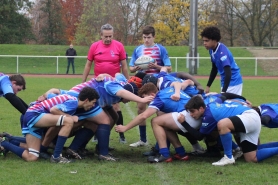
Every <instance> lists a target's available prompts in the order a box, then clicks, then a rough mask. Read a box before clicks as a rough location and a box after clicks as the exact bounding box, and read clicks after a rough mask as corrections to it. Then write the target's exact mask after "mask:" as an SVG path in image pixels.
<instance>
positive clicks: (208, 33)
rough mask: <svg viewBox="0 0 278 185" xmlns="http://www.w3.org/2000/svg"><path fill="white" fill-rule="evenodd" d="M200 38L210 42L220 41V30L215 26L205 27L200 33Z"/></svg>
mask: <svg viewBox="0 0 278 185" xmlns="http://www.w3.org/2000/svg"><path fill="white" fill-rule="evenodd" d="M201 37H202V38H203V37H206V38H208V39H211V40H216V41H217V42H219V41H220V39H221V34H220V30H219V29H218V28H217V27H215V26H209V27H206V28H205V29H204V30H203V31H202V32H201Z"/></svg>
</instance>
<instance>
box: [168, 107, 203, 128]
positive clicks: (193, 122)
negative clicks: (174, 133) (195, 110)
mask: <svg viewBox="0 0 278 185" xmlns="http://www.w3.org/2000/svg"><path fill="white" fill-rule="evenodd" d="M180 114H183V115H184V116H185V120H186V122H187V123H188V124H189V125H190V126H191V127H192V128H195V129H199V128H200V126H201V123H202V120H201V119H198V120H196V119H194V118H192V117H191V116H190V114H189V112H187V111H186V110H184V111H182V112H173V113H172V117H173V119H174V121H175V123H176V125H177V126H178V127H179V128H180V129H181V131H183V132H187V130H186V129H185V128H184V127H183V126H182V125H181V124H180V122H179V121H178V117H179V115H180Z"/></svg>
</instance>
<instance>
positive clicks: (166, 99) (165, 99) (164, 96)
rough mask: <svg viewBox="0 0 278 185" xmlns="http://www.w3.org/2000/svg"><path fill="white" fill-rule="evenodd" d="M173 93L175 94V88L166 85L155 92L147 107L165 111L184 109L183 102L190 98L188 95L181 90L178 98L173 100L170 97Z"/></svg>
mask: <svg viewBox="0 0 278 185" xmlns="http://www.w3.org/2000/svg"><path fill="white" fill-rule="evenodd" d="M173 94H175V90H174V88H173V87H167V88H165V89H163V90H160V91H159V92H158V93H157V94H156V96H155V98H154V100H153V101H152V102H151V103H150V104H149V107H151V108H154V109H157V110H158V111H162V112H165V113H170V112H181V111H183V110H184V109H185V108H184V106H185V104H186V103H187V102H188V101H189V99H190V96H188V95H187V94H186V93H184V92H182V91H181V92H180V100H179V101H174V100H172V99H171V96H172V95H173Z"/></svg>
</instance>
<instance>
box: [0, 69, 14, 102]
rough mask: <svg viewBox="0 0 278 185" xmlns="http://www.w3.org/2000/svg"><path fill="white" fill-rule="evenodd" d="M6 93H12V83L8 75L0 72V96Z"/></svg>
mask: <svg viewBox="0 0 278 185" xmlns="http://www.w3.org/2000/svg"><path fill="white" fill-rule="evenodd" d="M7 93H14V91H13V87H12V83H11V81H10V78H9V76H8V75H5V74H3V73H0V97H1V96H4V95H5V94H7Z"/></svg>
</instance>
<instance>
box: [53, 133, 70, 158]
mask: <svg viewBox="0 0 278 185" xmlns="http://www.w3.org/2000/svg"><path fill="white" fill-rule="evenodd" d="M67 139H68V137H65V136H59V135H58V139H57V142H56V146H55V150H54V154H53V156H54V158H58V157H60V154H61V153H62V150H63V147H64V145H65V143H66V141H67Z"/></svg>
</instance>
